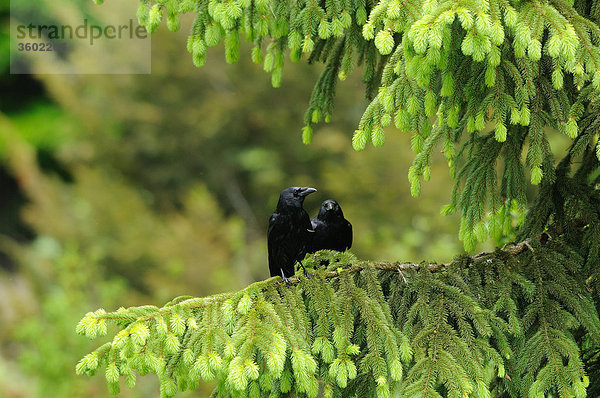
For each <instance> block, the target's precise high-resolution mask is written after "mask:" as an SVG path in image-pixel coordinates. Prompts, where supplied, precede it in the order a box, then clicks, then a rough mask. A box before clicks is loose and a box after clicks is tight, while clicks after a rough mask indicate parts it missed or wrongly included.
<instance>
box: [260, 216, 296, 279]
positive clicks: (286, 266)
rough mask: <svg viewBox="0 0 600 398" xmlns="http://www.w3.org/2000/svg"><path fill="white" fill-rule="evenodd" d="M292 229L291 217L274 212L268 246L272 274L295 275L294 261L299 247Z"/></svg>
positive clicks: (268, 234) (268, 235) (270, 224)
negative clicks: (296, 244) (296, 246)
mask: <svg viewBox="0 0 600 398" xmlns="http://www.w3.org/2000/svg"><path fill="white" fill-rule="evenodd" d="M294 243H295V242H294V239H293V236H292V231H291V229H290V217H289V216H286V215H282V214H279V213H273V215H272V216H271V218H270V219H269V229H268V231H267V248H268V252H269V271H270V272H271V276H281V270H283V272H284V273H285V276H286V277H289V276H292V275H294V262H295V258H294V256H295V255H296V252H297V249H296V248H295V247H294V246H295V245H294Z"/></svg>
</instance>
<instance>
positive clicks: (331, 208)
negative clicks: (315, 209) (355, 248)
mask: <svg viewBox="0 0 600 398" xmlns="http://www.w3.org/2000/svg"><path fill="white" fill-rule="evenodd" d="M311 224H312V229H313V230H314V231H315V233H314V235H313V239H312V244H311V247H310V250H309V253H314V252H316V251H318V250H323V249H327V250H337V251H339V252H343V251H345V250H347V249H350V247H351V246H352V224H350V223H349V222H348V220H346V219H345V218H344V213H343V212H342V208H341V207H340V205H339V204H338V203H337V202H336V201H335V200H331V199H329V200H326V201H324V202H323V203H322V204H321V208H320V209H319V214H318V215H317V216H316V217H315V218H313V219H312V220H311Z"/></svg>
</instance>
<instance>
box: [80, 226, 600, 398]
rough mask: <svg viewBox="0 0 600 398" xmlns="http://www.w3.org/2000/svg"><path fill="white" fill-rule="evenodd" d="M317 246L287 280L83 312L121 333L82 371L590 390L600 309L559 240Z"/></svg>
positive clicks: (268, 391)
mask: <svg viewBox="0 0 600 398" xmlns="http://www.w3.org/2000/svg"><path fill="white" fill-rule="evenodd" d="M319 256H321V258H322V257H323V256H325V257H327V258H329V259H330V262H331V264H332V265H330V266H329V268H328V269H325V270H317V271H316V275H315V276H314V277H312V278H309V279H306V278H304V277H300V278H297V279H295V283H294V284H293V285H291V286H288V285H286V284H284V283H282V282H281V281H280V278H277V277H275V278H270V279H267V280H265V281H262V282H257V283H255V284H253V285H250V286H249V287H247V288H246V289H243V290H241V291H239V292H235V293H226V294H219V295H215V296H210V297H205V298H191V297H180V298H177V299H175V300H173V301H172V302H170V303H168V304H166V305H165V306H163V307H162V308H158V307H154V306H143V307H134V308H128V309H124V308H121V309H119V310H117V311H115V312H111V313H106V312H104V311H103V310H98V311H96V312H93V313H88V314H87V315H86V316H85V317H84V318H83V319H82V320H81V322H80V323H79V325H78V326H77V332H78V333H80V334H83V335H86V336H88V337H90V338H96V337H99V336H103V335H105V334H106V332H107V323H109V322H110V323H114V324H116V325H117V326H119V327H120V328H121V331H120V332H118V333H117V334H116V336H115V337H114V338H113V339H112V341H110V342H108V343H106V344H104V345H102V346H100V347H99V348H98V349H97V350H95V351H94V352H92V353H90V354H88V355H86V356H85V357H84V358H83V359H82V360H81V361H80V362H79V364H78V365H77V369H76V370H77V373H79V374H89V375H92V374H94V373H95V372H97V371H98V370H99V369H102V368H103V369H104V374H105V377H106V380H107V382H108V386H109V389H110V391H111V392H113V393H116V392H118V391H119V388H120V383H119V382H120V379H124V380H125V383H126V384H127V385H128V386H130V387H133V386H134V385H135V381H136V377H137V375H144V374H147V373H153V374H156V375H157V376H158V378H159V379H160V382H161V396H164V397H171V396H174V395H175V394H176V392H177V391H178V390H183V391H184V390H187V389H194V388H195V387H196V386H197V385H198V383H199V381H200V380H201V379H202V380H205V381H213V380H214V381H216V383H217V388H216V390H215V396H219V397H278V396H289V395H290V394H292V395H293V396H297V395H298V396H307V397H317V396H324V397H352V396H356V397H371V396H372V397H378V398H382V397H391V396H401V397H465V396H473V397H491V396H497V397H504V396H505V397H524V396H528V397H544V396H554V397H585V396H586V388H587V387H588V385H589V378H588V376H587V375H586V369H585V366H584V363H583V361H582V359H581V358H582V344H583V343H582V342H583V341H584V340H585V341H586V342H588V344H592V345H593V346H595V347H598V346H599V345H600V319H598V314H597V312H596V308H595V305H594V301H593V298H592V294H591V293H590V291H589V289H588V288H587V286H586V285H585V283H584V282H581V277H580V276H581V275H582V274H583V267H584V262H583V261H582V260H583V259H582V257H581V256H580V255H579V254H578V253H577V252H576V251H575V250H574V249H573V248H572V247H570V246H569V245H567V244H565V243H564V242H563V240H562V239H554V238H550V237H549V235H547V234H544V235H543V239H540V240H527V241H524V242H521V243H520V244H518V245H513V246H510V247H508V248H504V249H499V250H497V251H496V252H493V253H482V254H479V255H477V256H474V257H468V256H463V257H458V258H457V259H455V260H454V261H453V262H452V263H450V264H426V263H423V264H388V263H384V264H381V263H368V262H358V261H355V260H353V259H352V257H351V255H349V254H345V255H342V257H343V258H341V259H340V258H339V255H338V258H337V259H336V258H333V257H329V255H328V254H323V253H320V254H319ZM336 260H337V261H336ZM320 261H321V260H320V258H319V257H314V256H312V257H311V256H310V255H309V257H308V258H307V264H312V265H317V264H320ZM319 394H321V395H319Z"/></svg>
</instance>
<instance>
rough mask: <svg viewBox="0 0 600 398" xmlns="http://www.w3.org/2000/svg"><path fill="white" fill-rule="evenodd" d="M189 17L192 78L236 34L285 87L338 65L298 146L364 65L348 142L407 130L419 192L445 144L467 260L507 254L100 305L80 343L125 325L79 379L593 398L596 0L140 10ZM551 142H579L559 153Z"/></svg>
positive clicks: (598, 80)
mask: <svg viewBox="0 0 600 398" xmlns="http://www.w3.org/2000/svg"><path fill="white" fill-rule="evenodd" d="M184 13H192V14H194V15H195V20H194V23H193V26H192V29H191V32H190V35H189V38H188V50H189V51H190V53H191V58H192V61H193V62H194V64H195V65H197V66H199V67H200V66H202V65H203V64H204V62H205V59H206V51H207V48H208V47H212V46H215V45H217V44H219V43H221V42H223V43H224V48H225V59H226V60H227V62H230V63H231V62H235V61H237V60H238V59H239V57H240V35H243V37H244V38H245V39H246V40H247V41H248V42H251V43H253V47H252V50H251V58H252V60H253V61H254V62H256V63H258V64H262V65H263V67H264V69H265V71H267V72H269V73H271V75H272V83H273V86H275V87H277V86H279V85H280V83H281V78H282V73H283V67H284V62H285V59H286V57H289V59H290V60H291V61H300V60H303V61H304V60H307V61H308V62H323V63H324V64H325V68H324V70H323V72H322V74H321V76H320V78H319V79H318V81H317V82H316V84H315V87H314V90H313V95H312V98H311V99H310V103H309V104H308V109H307V111H306V116H305V126H304V128H303V130H302V139H303V141H304V142H305V143H310V142H311V139H312V135H313V125H314V124H316V123H319V122H321V121H325V122H328V121H329V120H330V118H331V117H332V114H333V106H334V97H335V90H336V85H337V82H338V80H342V81H343V80H344V79H345V78H346V76H348V75H349V74H350V73H352V72H353V71H354V70H355V69H358V67H360V69H361V70H362V73H363V81H364V83H365V92H366V95H367V97H368V98H370V99H371V102H370V104H369V105H368V107H367V108H366V109H365V111H364V114H363V116H362V118H361V120H360V122H359V124H358V127H357V129H356V131H355V133H354V136H353V139H352V145H353V147H354V148H355V149H356V150H362V149H364V148H365V147H366V146H367V145H369V143H371V144H373V145H374V146H380V145H383V144H384V142H385V130H384V129H385V128H386V127H388V126H390V125H391V124H392V123H393V124H394V125H395V126H396V128H397V129H399V130H400V131H405V132H409V133H410V134H411V135H412V138H411V145H412V148H413V150H414V152H415V153H416V156H415V159H414V161H413V164H412V167H411V168H410V172H409V176H408V177H409V181H410V184H411V187H412V189H411V192H412V194H413V195H414V196H418V195H419V193H420V186H421V181H422V180H424V181H427V180H428V179H429V177H430V166H429V165H430V159H431V157H432V156H433V154H434V153H435V151H439V150H441V151H442V152H443V154H444V156H445V157H446V158H447V160H448V165H449V169H450V176H451V178H453V179H454V180H455V185H454V189H453V192H452V196H451V198H450V203H449V204H448V205H447V206H446V207H445V208H444V209H443V212H444V213H452V212H459V213H460V215H461V223H460V228H459V237H460V238H461V240H462V241H463V242H464V245H465V248H466V250H467V252H470V251H472V250H473V249H474V247H475V245H476V243H477V242H478V241H484V240H486V239H488V238H489V237H491V238H493V239H495V240H496V241H497V243H498V249H497V250H495V251H493V252H487V253H479V254H475V255H459V256H457V257H456V258H455V259H454V260H453V261H452V262H450V263H447V264H436V263H429V262H423V263H420V264H411V263H374V262H370V261H359V260H357V259H356V258H355V257H354V256H353V255H352V254H350V253H333V252H320V253H318V254H317V255H315V256H312V255H311V256H309V257H308V258H307V259H306V263H305V265H307V266H311V265H313V266H316V265H317V264H320V262H321V260H322V259H324V258H327V259H328V260H329V264H330V266H329V267H328V268H327V269H325V270H317V271H316V275H315V276H314V277H312V278H310V279H306V278H304V277H302V276H300V277H295V278H294V279H293V284H292V285H289V286H288V285H285V284H283V283H281V278H278V277H275V278H270V279H267V280H265V281H261V282H257V283H254V284H252V285H250V286H248V287H247V288H245V289H243V290H241V291H239V292H232V293H223V294H218V295H214V296H210V297H204V298H194V297H179V298H176V299H174V300H172V301H171V302H169V303H167V304H166V305H164V306H163V307H160V308H159V307H155V306H151V305H148V306H142V307H134V308H127V309H125V308H120V309H118V310H117V311H114V312H105V311H104V310H98V311H96V312H90V313H88V314H87V315H86V316H85V317H84V318H83V319H82V320H81V322H80V323H79V324H78V326H77V332H78V333H80V334H84V335H86V336H88V337H90V338H97V337H100V336H104V335H106V334H107V324H108V323H114V324H116V325H117V326H118V327H119V328H120V329H121V330H120V331H119V332H118V333H117V334H116V336H114V337H113V338H112V339H111V340H110V341H109V342H107V343H105V344H103V345H101V346H100V347H99V348H98V349H97V350H95V351H93V352H91V353H90V354H88V355H86V356H85V357H84V358H83V359H82V360H81V361H80V362H79V363H78V364H77V367H76V371H77V373H79V374H89V375H91V374H94V373H95V372H97V371H102V372H103V373H104V375H105V377H106V380H107V382H108V388H109V390H110V391H111V392H113V393H116V392H118V391H119V388H120V380H121V379H124V380H125V382H126V384H127V385H128V386H129V387H133V386H134V385H135V382H136V377H137V375H144V374H147V373H154V374H156V375H157V376H158V378H159V379H160V383H161V384H160V385H161V387H160V391H161V396H164V397H170V396H174V395H175V394H176V392H177V391H178V390H187V389H194V387H195V386H197V385H198V383H199V380H201V379H202V380H206V381H210V380H214V381H216V383H217V387H216V389H215V392H214V394H213V395H214V396H219V397H278V396H308V397H317V396H323V397H334V396H335V397H353V396H354V397H371V396H377V397H379V398H381V397H391V396H396V397H482V398H483V397H531V398H535V397H565V398H566V397H577V398H581V397H585V396H589V397H596V396H599V394H600V370H599V369H600V320H599V318H598V311H597V305H598V303H599V302H600V301H599V300H600V283H599V281H600V272H599V269H600V267H599V266H598V265H599V264H598V261H599V256H600V219H599V218H600V193H599V190H598V187H600V161H599V159H600V141H599V134H600V95H599V90H600V69H599V68H600V48H599V44H600V43H599V42H600V25H599V23H600V2H599V1H598V0H592V1H581V0H549V1H529V0H457V1H446V0H430V1H427V0H426V1H417V0H381V1H370V0H325V1H313V0H298V1H289V2H288V1H278V0H229V1H220V0H209V1H206V0H157V1H155V0H142V1H141V2H140V4H139V9H138V15H137V16H138V19H139V20H140V23H141V24H143V25H145V26H146V28H147V29H148V31H150V32H153V31H155V30H156V29H157V28H158V26H159V25H160V24H161V23H162V21H163V19H166V24H167V26H168V28H169V29H170V30H177V29H179V26H180V23H179V18H180V15H181V14H184ZM556 134H563V135H566V136H567V137H568V138H569V139H570V140H571V145H570V146H569V148H568V151H567V153H566V154H565V155H564V156H562V158H560V159H555V156H557V155H561V154H558V153H554V152H553V148H552V147H551V146H550V139H549V137H550V136H551V135H556ZM529 184H532V185H535V186H537V187H538V188H537V196H536V197H535V199H534V201H533V205H532V206H530V207H529V209H526V190H527V189H528V185H529ZM525 214H526V216H525V217H524V219H522V218H521V215H525ZM515 225H516V228H515ZM316 268H318V267H316Z"/></svg>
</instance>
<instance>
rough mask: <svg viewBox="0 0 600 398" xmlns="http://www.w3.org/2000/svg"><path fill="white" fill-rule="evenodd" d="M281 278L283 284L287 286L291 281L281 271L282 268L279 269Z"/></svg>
mask: <svg viewBox="0 0 600 398" xmlns="http://www.w3.org/2000/svg"><path fill="white" fill-rule="evenodd" d="M281 279H283V281H284V282H285V284H286V285H288V286H290V285H291V284H292V281H290V278H288V277H286V276H285V274H284V273H283V269H282V270H281Z"/></svg>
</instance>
